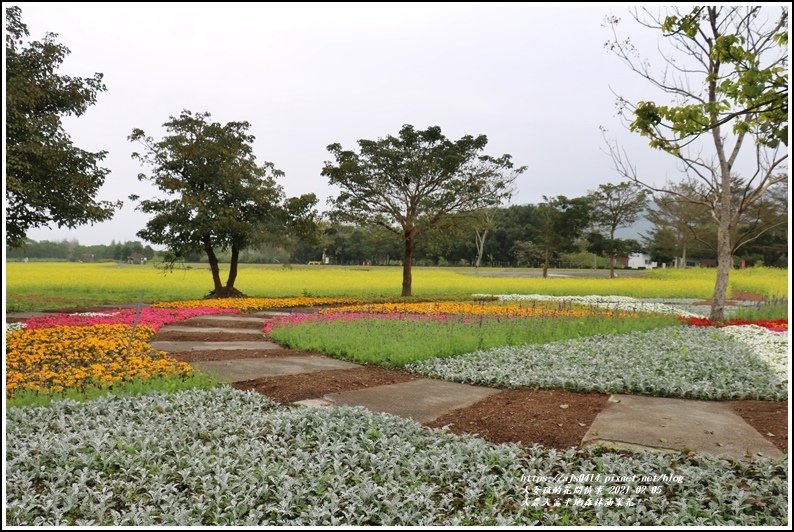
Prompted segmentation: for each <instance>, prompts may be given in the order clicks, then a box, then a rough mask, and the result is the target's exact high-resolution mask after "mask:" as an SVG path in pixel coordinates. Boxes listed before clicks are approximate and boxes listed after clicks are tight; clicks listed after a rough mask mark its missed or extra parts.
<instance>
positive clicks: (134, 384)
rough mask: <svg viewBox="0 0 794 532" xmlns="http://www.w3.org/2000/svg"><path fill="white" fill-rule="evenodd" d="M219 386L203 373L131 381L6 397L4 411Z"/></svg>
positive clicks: (24, 392)
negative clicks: (106, 396) (71, 401)
mask: <svg viewBox="0 0 794 532" xmlns="http://www.w3.org/2000/svg"><path fill="white" fill-rule="evenodd" d="M215 386H218V382H217V381H216V380H215V379H212V378H211V377H208V376H206V375H204V374H202V373H194V374H193V375H191V376H189V377H176V376H171V377H161V376H157V377H152V378H149V379H145V380H141V379H134V380H128V381H124V382H122V383H119V384H114V385H113V386H111V387H109V388H100V387H98V386H89V387H85V388H81V389H79V390H78V389H75V388H71V389H67V390H65V391H63V392H49V393H39V392H35V391H31V390H22V391H19V392H17V393H16V394H15V397H14V398H12V399H9V398H8V397H6V408H9V407H14V406H48V405H50V404H51V403H52V402H53V401H58V400H61V399H72V400H75V401H91V400H93V399H97V398H98V397H103V396H105V395H140V394H145V393H149V392H155V391H164V392H168V393H173V392H176V391H180V390H191V389H200V390H209V389H212V388H214V387H215Z"/></svg>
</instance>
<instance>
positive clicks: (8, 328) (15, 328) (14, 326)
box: [6, 322, 27, 333]
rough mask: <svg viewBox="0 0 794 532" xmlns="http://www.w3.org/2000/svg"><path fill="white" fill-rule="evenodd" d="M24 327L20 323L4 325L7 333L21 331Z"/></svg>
mask: <svg viewBox="0 0 794 532" xmlns="http://www.w3.org/2000/svg"><path fill="white" fill-rule="evenodd" d="M26 327H27V325H25V324H24V323H22V322H17V323H6V332H7V333H12V332H17V331H21V330H22V329H25V328H26Z"/></svg>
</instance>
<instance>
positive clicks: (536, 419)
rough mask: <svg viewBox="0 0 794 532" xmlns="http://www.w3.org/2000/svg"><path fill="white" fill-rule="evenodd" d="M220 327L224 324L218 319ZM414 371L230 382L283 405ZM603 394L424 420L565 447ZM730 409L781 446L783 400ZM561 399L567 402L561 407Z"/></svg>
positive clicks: (514, 398) (578, 436) (540, 394)
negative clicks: (564, 406)
mask: <svg viewBox="0 0 794 532" xmlns="http://www.w3.org/2000/svg"><path fill="white" fill-rule="evenodd" d="M188 324H190V325H194V324H199V325H201V326H215V327H217V326H218V325H217V322H212V323H209V320H204V321H201V320H198V319H194V320H188V321H187V322H183V323H182V324H181V325H188ZM224 326H227V325H225V324H224ZM239 326H240V327H243V328H261V326H258V325H257V324H255V323H254V324H253V326H252V325H250V324H242V323H240V324H239ZM241 336H243V335H241V334H234V333H207V332H200V333H190V332H161V333H158V334H157V335H156V336H155V337H154V338H153V339H154V340H175V341H176V340H198V339H201V340H202V341H219V342H222V341H231V340H233V339H240V340H245V339H252V338H251V337H255V335H245V336H246V338H239V337H241ZM301 355H306V356H310V355H313V356H317V355H321V353H316V352H308V351H299V350H294V349H283V350H262V351H255V350H237V351H225V350H217V351H200V352H195V351H194V352H185V353H172V354H171V356H173V357H174V358H177V359H179V360H181V361H184V362H194V361H212V360H232V359H235V358H266V357H283V356H301ZM416 378H419V377H418V376H415V375H412V374H410V373H407V372H405V371H401V370H393V369H384V368H381V367H377V366H364V367H361V368H355V369H343V370H330V371H318V372H313V373H310V374H300V375H285V376H280V377H268V378H262V379H255V380H250V381H245V382H239V383H235V385H234V386H235V388H238V389H240V390H254V391H257V392H259V393H261V394H263V395H266V396H267V397H270V398H271V399H273V400H275V401H277V402H280V403H283V404H289V403H293V402H295V401H300V400H303V399H319V398H322V397H323V396H324V395H326V394H331V393H339V392H345V391H351V390H358V389H362V388H368V387H373V386H381V385H385V384H396V383H400V382H407V381H410V380H414V379H416ZM608 398H609V396H608V395H606V394H601V393H576V392H569V391H566V390H561V389H520V390H503V391H502V392H501V393H497V394H493V395H491V396H489V397H487V398H486V399H484V400H482V401H480V402H478V403H475V404H474V405H472V406H470V407H468V408H462V409H458V410H455V411H452V412H450V413H448V414H447V415H445V416H443V417H441V418H439V419H437V420H435V421H434V422H432V423H429V424H428V425H427V426H429V427H444V426H446V427H447V428H448V429H449V430H450V431H451V432H454V433H456V434H461V433H469V434H477V435H479V437H481V438H484V439H486V440H489V441H492V442H495V443H506V442H516V443H519V442H520V443H522V444H524V445H532V444H534V443H538V444H541V445H544V446H546V447H552V448H557V449H567V448H569V447H574V446H578V445H579V443H580V442H581V441H582V438H584V435H585V434H586V432H587V430H588V428H589V427H590V425H591V424H592V423H593V420H594V419H595V417H596V416H597V415H598V413H599V412H601V410H602V409H603V408H604V407H605V406H606V404H607V399H608ZM726 404H728V405H730V406H731V407H732V408H733V410H734V411H735V412H736V413H737V414H738V415H740V416H741V417H742V418H744V420H745V421H746V422H747V423H749V424H750V425H751V426H753V427H754V428H755V429H756V430H757V431H759V432H760V433H761V434H762V435H763V436H764V437H765V438H766V439H767V440H769V441H770V442H771V443H772V444H774V445H775V446H776V447H777V448H778V449H780V450H781V451H783V452H788V403H780V402H772V401H727V402H726ZM561 405H568V407H567V408H561Z"/></svg>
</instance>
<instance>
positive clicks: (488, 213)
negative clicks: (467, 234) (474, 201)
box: [474, 208, 497, 269]
mask: <svg viewBox="0 0 794 532" xmlns="http://www.w3.org/2000/svg"><path fill="white" fill-rule="evenodd" d="M496 228H497V223H496V221H495V220H494V209H493V208H491V209H482V210H481V211H479V212H478V213H477V218H476V222H475V226H474V243H475V245H476V246H477V259H476V260H475V261H474V268H475V269H477V268H479V267H480V262H482V253H483V249H484V248H485V239H486V238H487V237H488V233H489V232H491V231H493V230H494V229H496Z"/></svg>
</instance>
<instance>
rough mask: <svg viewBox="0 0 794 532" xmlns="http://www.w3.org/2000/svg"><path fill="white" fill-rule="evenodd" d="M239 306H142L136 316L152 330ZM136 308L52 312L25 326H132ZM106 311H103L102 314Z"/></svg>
mask: <svg viewBox="0 0 794 532" xmlns="http://www.w3.org/2000/svg"><path fill="white" fill-rule="evenodd" d="M239 312H240V310H239V309H235V308H213V307H197V308H143V309H141V315H140V317H139V318H138V325H145V326H148V327H152V328H153V329H154V330H155V331H157V330H158V329H160V327H162V326H163V325H168V324H169V323H173V322H175V321H182V320H186V319H188V318H192V317H194V316H205V315H209V314H238V313H239ZM135 313H136V309H134V308H127V309H120V310H113V311H108V312H107V313H87V314H55V315H52V316H40V317H36V318H29V319H27V320H25V325H27V328H28V329H44V328H47V327H61V326H69V327H89V326H91V325H104V324H111V325H112V324H125V325H130V326H132V323H133V322H134V321H135ZM103 314H105V315H103Z"/></svg>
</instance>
